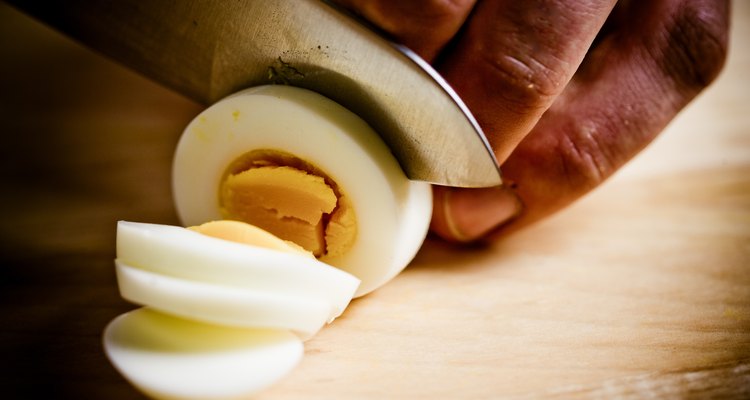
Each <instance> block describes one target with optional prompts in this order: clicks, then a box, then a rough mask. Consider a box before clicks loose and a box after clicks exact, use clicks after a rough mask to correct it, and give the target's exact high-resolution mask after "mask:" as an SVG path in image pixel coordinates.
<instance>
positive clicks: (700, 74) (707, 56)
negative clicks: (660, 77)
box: [663, 1, 728, 90]
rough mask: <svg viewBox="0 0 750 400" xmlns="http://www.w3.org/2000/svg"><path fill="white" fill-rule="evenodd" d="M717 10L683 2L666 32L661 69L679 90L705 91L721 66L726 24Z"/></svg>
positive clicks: (694, 2) (722, 63)
mask: <svg viewBox="0 0 750 400" xmlns="http://www.w3.org/2000/svg"><path fill="white" fill-rule="evenodd" d="M718 3H719V2H716V3H715V4H718ZM719 8H720V7H712V6H706V5H705V4H703V3H702V2H697V1H692V2H686V3H685V4H683V5H682V7H680V8H679V9H678V10H677V12H676V14H675V16H674V19H673V21H672V24H671V26H669V27H668V29H667V44H666V49H665V50H664V59H663V68H664V69H665V70H666V72H667V73H668V74H669V76H671V77H672V79H673V80H674V81H675V84H677V85H678V86H679V87H681V88H685V89H693V90H694V89H698V90H700V89H702V88H705V87H706V86H708V85H709V84H710V83H711V82H712V81H713V80H714V79H715V78H716V76H718V74H719V72H721V69H722V68H723V66H724V63H725V60H726V57H727V52H728V50H727V24H726V16H725V15H723V14H724V13H723V10H720V9H719Z"/></svg>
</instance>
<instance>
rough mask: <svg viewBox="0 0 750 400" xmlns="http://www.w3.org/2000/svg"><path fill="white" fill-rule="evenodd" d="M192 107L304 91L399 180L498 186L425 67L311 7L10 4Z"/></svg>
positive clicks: (470, 126) (450, 100) (313, 3)
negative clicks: (345, 123)
mask: <svg viewBox="0 0 750 400" xmlns="http://www.w3.org/2000/svg"><path fill="white" fill-rule="evenodd" d="M10 3H11V4H14V5H15V6H16V7H17V8H19V9H21V10H22V11H24V12H26V13H28V14H30V15H32V16H34V17H36V18H38V19H40V20H42V21H44V22H46V23H48V24H49V25H51V26H53V27H54V28H56V29H58V30H60V31H62V32H63V33H65V34H67V35H69V36H71V37H73V38H75V39H77V40H79V41H81V42H82V43H83V44H85V45H87V46H89V47H91V48H93V49H94V50H97V51H99V52H101V53H103V54H105V55H107V56H110V57H112V58H114V59H115V60H117V61H118V62H120V63H122V64H124V65H126V66H128V67H131V68H132V69H134V70H136V71H138V72H140V73H142V74H143V75H146V76H147V77H150V78H152V79H154V80H156V81H157V82H160V83H162V84H163V85H165V86H168V87H170V88H172V89H174V90H176V91H178V92H180V93H182V94H184V95H186V96H188V97H190V98H192V99H194V100H197V101H199V102H202V103H205V104H210V103H213V102H215V101H217V100H219V99H221V98H222V97H225V96H227V95H229V94H231V93H233V92H236V91H238V90H240V89H244V88H246V87H250V86H257V85H263V84H269V83H277V84H288V85H294V86H299V87H303V88H307V89H311V90H314V91H316V92H318V93H321V94H323V95H325V96H327V97H329V98H331V99H332V100H334V101H336V102H338V103H340V104H342V105H343V106H345V107H347V108H348V109H350V110H351V111H352V112H354V113H356V114H357V115H359V116H360V117H362V118H363V119H364V120H365V121H367V122H368V123H369V124H370V125H371V126H372V127H373V128H374V129H375V130H376V131H377V132H378V133H379V134H380V135H381V136H382V137H383V139H384V140H385V142H386V143H387V144H388V146H389V147H390V148H391V150H392V152H393V153H394V155H395V156H396V158H397V159H398V161H399V163H400V164H401V166H402V167H403V168H404V171H405V172H406V174H407V176H408V177H409V178H410V179H414V180H422V181H427V182H430V183H434V184H439V185H447V186H457V187H487V186H495V185H499V184H500V183H501V181H502V180H501V177H500V170H499V167H498V163H497V160H496V159H495V157H494V155H493V152H492V151H491V149H490V146H489V144H488V142H487V139H486V137H485V135H484V133H483V132H482V130H481V128H480V127H479V125H478V124H477V122H476V120H475V119H474V117H473V116H472V114H471V112H470V111H469V110H468V108H467V107H466V106H465V104H464V103H463V102H462V101H461V99H460V98H459V97H458V96H457V95H456V93H455V92H454V91H453V90H452V89H451V88H450V86H449V85H448V84H447V83H446V82H445V80H444V79H443V78H442V77H441V76H440V75H439V74H438V73H437V72H436V71H435V70H434V69H433V68H432V67H431V66H430V65H429V64H428V63H427V62H425V61H424V60H422V59H421V58H419V56H417V55H416V54H414V53H413V52H411V51H409V50H408V49H406V48H405V47H403V46H399V45H397V44H394V43H392V42H390V41H388V40H386V39H384V38H383V37H382V36H381V35H379V34H378V33H376V32H375V31H374V30H373V29H370V28H369V27H368V26H366V24H364V23H361V22H360V21H358V20H357V19H356V18H354V17H352V16H351V15H349V14H347V13H345V12H342V11H341V10H339V9H338V8H336V7H334V6H332V5H331V4H329V3H326V2H322V1H319V0H255V1H241V2H223V1H222V2H214V1H177V2H173V1H164V0H156V1H147V2H146V1H138V0H121V1H108V0H69V1H66V2H46V1H42V0H23V1H22V0H11V1H10Z"/></svg>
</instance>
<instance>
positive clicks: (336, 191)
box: [173, 86, 432, 296]
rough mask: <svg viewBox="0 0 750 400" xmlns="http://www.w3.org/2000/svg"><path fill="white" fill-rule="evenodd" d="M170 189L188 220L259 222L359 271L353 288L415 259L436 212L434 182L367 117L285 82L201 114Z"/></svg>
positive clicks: (189, 131) (186, 138)
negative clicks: (409, 171) (413, 172)
mask: <svg viewBox="0 0 750 400" xmlns="http://www.w3.org/2000/svg"><path fill="white" fill-rule="evenodd" d="M173 190H174V197H175V204H176V208H177V212H178V215H179V216H180V218H181V220H182V222H183V223H184V224H186V225H197V224H201V223H204V222H207V221H213V220H220V219H237V220H242V221H245V222H249V223H252V224H254V225H259V226H260V227H261V228H263V229H266V230H269V231H271V232H272V233H274V234H275V235H276V236H279V237H281V238H282V239H289V240H293V241H295V242H296V243H298V244H299V245H300V246H302V247H305V248H306V249H307V250H309V251H312V252H313V253H315V254H316V256H317V257H318V258H319V259H320V260H321V261H323V262H325V263H327V264H330V265H333V266H335V267H337V268H340V269H342V270H344V271H347V272H349V273H351V274H352V275H354V276H356V277H357V278H359V279H360V280H361V281H362V282H361V284H360V286H359V288H358V289H357V292H356V295H358V296H359V295H363V294H366V293H368V292H370V291H372V290H374V289H376V288H377V287H379V286H381V285H382V284H384V283H385V282H387V281H388V280H390V279H391V278H393V277H394V276H395V275H396V274H398V273H399V272H400V271H401V270H402V269H403V268H404V267H405V266H406V265H407V264H408V263H409V262H410V261H411V259H412V258H413V257H414V255H415V254H416V252H417V250H418V249H419V247H420V246H421V244H422V242H423V241H424V238H425V236H426V234H427V228H428V226H429V222H430V217H431V214H432V195H431V190H430V185H429V184H428V183H425V182H414V181H410V180H409V179H407V178H406V176H405V175H404V173H403V171H402V169H401V168H400V166H399V164H398V162H397V161H396V159H395V158H394V156H393V155H392V153H391V152H390V150H389V149H388V147H387V146H386V145H385V143H384V142H383V141H382V140H381V139H380V137H379V136H378V135H377V134H376V132H374V131H373V130H372V128H370V127H369V126H368V125H367V123H365V122H364V121H363V120H362V119H360V118H359V117H357V116H356V115H355V114H353V113H351V112H350V111H348V110H347V109H345V108H344V107H342V106H340V105H338V104H337V103H335V102H333V101H331V100H329V99H328V98H326V97H324V96H321V95H319V94H317V93H314V92H311V91H308V90H305V89H301V88H295V87H290V86H260V87H255V88H251V89H247V90H244V91H241V92H238V93H236V94H234V95H232V96H230V97H228V98H225V99H223V100H221V101H219V102H218V103H216V104H214V105H212V106H211V107H209V108H208V109H206V110H205V111H204V112H203V113H201V114H200V115H199V116H197V117H196V118H195V119H194V120H193V121H192V122H191V123H190V125H189V126H188V127H187V128H186V130H185V132H184V133H183V135H182V137H181V139H180V142H179V144H178V147H177V150H176V153H175V159H174V165H173ZM287 235H288V236H287ZM285 236H287V237H285Z"/></svg>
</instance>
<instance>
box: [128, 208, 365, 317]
mask: <svg viewBox="0 0 750 400" xmlns="http://www.w3.org/2000/svg"><path fill="white" fill-rule="evenodd" d="M117 259H118V260H119V261H120V262H121V263H123V264H126V265H128V266H131V267H136V268H140V269H142V270H145V271H150V272H153V273H157V274H161V275H165V276H169V277H174V278H181V279H184V280H189V281H194V282H201V283H207V284H213V285H217V286H222V287H227V288H234V289H240V290H241V291H244V292H246V293H251V292H259V293H273V294H275V295H278V296H284V295H285V296H287V297H290V298H302V299H310V301H311V302H324V303H326V304H327V305H328V307H329V312H328V314H327V315H326V320H330V319H333V318H335V317H337V316H339V315H340V314H341V313H342V312H343V311H344V309H345V308H346V306H347V305H348V304H349V301H350V300H351V299H352V296H353V295H354V293H355V291H356V289H357V286H358V285H359V280H358V279H357V278H355V277H354V276H352V275H350V274H349V273H346V272H344V271H341V270H339V269H337V268H334V267H331V266H330V265H327V264H325V263H322V262H320V261H318V260H316V259H314V258H310V257H305V256H303V255H300V254H295V253H285V252H281V251H277V250H272V249H267V248H263V247H258V246H252V245H247V244H241V243H235V242H230V241H228V240H223V239H218V238H214V237H210V236H206V235H203V234H201V233H198V232H194V231H191V230H189V229H185V228H182V227H178V226H170V225H158V224H146V223H139V222H128V221H120V222H118V224H117Z"/></svg>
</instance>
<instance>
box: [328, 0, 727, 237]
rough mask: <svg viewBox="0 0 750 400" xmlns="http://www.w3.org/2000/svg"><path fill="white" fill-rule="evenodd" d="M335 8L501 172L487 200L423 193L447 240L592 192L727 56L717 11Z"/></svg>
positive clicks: (713, 2) (550, 4) (657, 2)
mask: <svg viewBox="0 0 750 400" xmlns="http://www.w3.org/2000/svg"><path fill="white" fill-rule="evenodd" d="M338 2H339V3H341V4H342V5H343V6H344V7H347V8H349V9H350V10H352V11H354V12H356V13H359V14H360V15H362V16H363V17H364V18H365V19H367V20H369V21H370V22H372V23H373V24H375V25H377V26H379V27H380V28H382V29H383V30H384V31H385V32H386V33H388V34H390V35H392V36H393V39H394V40H395V41H398V42H401V43H403V44H405V45H406V46H408V47H410V48H411V49H412V50H414V51H415V52H416V53H418V54H419V55H421V56H422V57H423V58H424V59H425V60H427V61H429V62H431V63H433V65H434V66H435V68H436V69H437V70H438V71H439V72H440V73H441V74H442V75H443V76H444V77H445V79H446V80H447V81H448V82H449V83H450V84H451V86H453V88H454V89H455V90H456V92H457V93H458V94H459V96H461V98H462V99H463V100H464V102H465V103H466V104H467V105H468V107H469V108H470V109H471V111H472V113H473V114H474V116H475V117H476V118H477V120H478V122H479V124H480V125H481V126H482V128H483V129H484V132H485V134H486V135H487V139H488V140H489V143H490V145H491V146H492V148H493V151H494V153H495V155H496V157H497V159H498V160H499V161H500V162H501V164H502V171H503V180H504V182H505V183H504V185H503V186H501V187H497V188H488V189H457V188H443V187H435V188H434V197H435V212H434V215H433V221H432V227H431V228H432V230H433V232H435V233H437V234H438V235H440V236H441V237H443V238H446V239H448V240H452V241H463V242H469V241H474V240H477V239H481V238H486V237H497V236H498V235H503V234H507V233H508V232H511V231H514V230H517V229H518V228H521V227H523V226H526V225H528V224H530V223H532V222H534V221H538V220H540V219H542V218H544V217H546V216H548V215H550V214H552V213H554V212H556V211H558V210H560V209H561V208H563V207H565V206H567V205H568V204H570V203H572V202H573V201H574V200H576V199H578V198H580V197H581V196H583V195H584V194H585V193H587V192H588V191H590V190H591V189H593V188H595V187H596V186H598V185H599V184H600V183H602V182H603V181H604V180H605V179H606V178H608V177H609V176H611V175H612V174H613V173H614V172H615V171H616V170H617V169H618V168H619V167H621V166H622V165H623V164H624V163H625V162H627V161H628V160H629V159H630V158H631V157H633V156H634V155H635V154H637V153H638V152H639V151H640V150H641V149H643V148H644V147H645V146H646V145H647V144H648V143H649V142H650V141H651V140H652V139H653V138H654V137H655V136H656V135H657V134H658V133H659V132H660V131H661V130H662V129H663V128H664V127H665V126H666V125H667V124H668V123H669V121H670V120H671V119H672V118H673V117H674V116H675V115H676V114H677V113H678V112H679V111H680V110H681V109H682V108H683V107H684V106H685V105H686V104H687V103H688V102H689V101H690V100H692V99H693V98H694V97H695V96H696V95H697V94H698V93H699V92H701V91H702V90H703V89H704V88H705V87H706V86H708V84H709V83H710V82H711V81H713V80H714V78H715V77H716V76H717V75H718V73H719V71H720V70H721V68H722V66H723V64H724V60H725V58H726V53H727V40H728V24H729V22H728V19H729V4H728V0H652V1H631V0H620V1H619V2H618V1H617V0H533V1H531V0H530V1H514V0H494V1H493V0H490V1H476V0H452V1H449V0H442V1H441V0H419V1H416V0H415V1H400V0H338ZM475 3H476V4H475Z"/></svg>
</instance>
